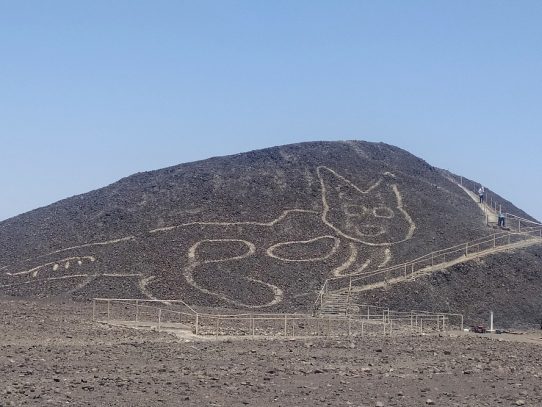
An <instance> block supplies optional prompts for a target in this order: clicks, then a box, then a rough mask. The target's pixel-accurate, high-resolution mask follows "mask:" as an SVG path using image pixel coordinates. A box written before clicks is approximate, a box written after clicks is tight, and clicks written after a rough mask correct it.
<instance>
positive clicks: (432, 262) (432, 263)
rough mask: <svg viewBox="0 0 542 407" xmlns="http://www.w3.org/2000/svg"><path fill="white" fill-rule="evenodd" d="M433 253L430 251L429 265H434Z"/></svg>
mask: <svg viewBox="0 0 542 407" xmlns="http://www.w3.org/2000/svg"><path fill="white" fill-rule="evenodd" d="M433 257H434V254H433V252H431V266H434V260H433Z"/></svg>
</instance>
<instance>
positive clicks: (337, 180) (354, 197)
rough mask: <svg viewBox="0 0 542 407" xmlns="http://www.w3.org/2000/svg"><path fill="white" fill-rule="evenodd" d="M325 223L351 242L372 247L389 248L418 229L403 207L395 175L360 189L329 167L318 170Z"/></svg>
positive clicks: (384, 177)
mask: <svg viewBox="0 0 542 407" xmlns="http://www.w3.org/2000/svg"><path fill="white" fill-rule="evenodd" d="M317 172H318V178H319V179H320V183H321V187H322V201H323V205H324V212H323V215H322V219H323V221H324V223H326V224H327V225H328V226H330V227H332V228H333V229H334V230H335V231H336V232H337V233H339V234H340V235H342V236H343V237H346V238H348V239H350V240H353V241H356V242H360V243H364V244H367V245H371V246H389V245H392V244H395V243H399V242H402V241H405V240H408V239H410V238H411V237H412V235H413V233H414V229H415V228H416V226H415V225H414V222H413V221H412V219H411V217H410V215H409V214H408V213H407V212H406V211H405V209H404V208H403V203H402V197H401V194H400V192H399V189H398V188H397V185H396V184H395V183H394V179H393V175H392V174H389V173H386V174H384V175H385V176H383V177H382V178H380V179H379V180H377V181H376V182H374V183H372V185H371V186H370V187H369V188H368V189H366V190H361V189H360V188H358V187H357V186H356V185H354V184H353V183H352V182H350V181H349V180H348V179H346V178H344V177H343V176H341V175H339V174H338V173H336V172H335V171H333V170H332V169H330V168H327V167H318V169H317Z"/></svg>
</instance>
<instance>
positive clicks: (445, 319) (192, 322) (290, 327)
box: [92, 298, 463, 338]
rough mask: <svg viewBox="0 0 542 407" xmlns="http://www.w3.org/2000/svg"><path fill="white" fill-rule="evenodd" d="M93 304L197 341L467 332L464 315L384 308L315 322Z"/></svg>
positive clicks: (109, 301)
mask: <svg viewBox="0 0 542 407" xmlns="http://www.w3.org/2000/svg"><path fill="white" fill-rule="evenodd" d="M177 301H178V300H177ZM161 302H163V303H164V302H165V301H161ZM175 302H176V301H175V300H171V301H167V303H175ZM92 303H93V307H92V319H93V321H97V322H105V323H111V324H119V325H123V326H128V327H134V328H138V327H145V328H151V329H156V330H158V331H168V332H171V331H175V330H185V331H188V332H190V333H192V334H193V335H198V336H215V337H219V336H246V337H283V338H286V337H314V336H316V337H326V336H359V337H364V336H373V335H395V334H409V333H410V334H419V333H429V332H442V331H446V330H450V329H463V317H462V316H461V319H460V322H459V320H458V319H457V315H459V314H445V313H438V314H435V313H429V312H425V311H411V312H410V313H402V312H397V311H390V310H389V309H384V308H382V309H381V312H380V311H379V312H378V314H377V313H373V314H368V315H361V314H357V315H350V316H349V317H348V318H339V317H333V316H327V317H315V316H312V315H308V314H252V313H251V314H234V315H221V314H208V313H199V312H195V313H192V312H183V311H178V310H173V309H170V308H169V307H167V308H166V307H156V306H153V305H147V304H145V303H142V300H137V303H136V300H132V299H114V298H95V299H93V302H92ZM371 307H372V306H371ZM372 308H373V309H374V308H376V307H372ZM454 318H455V320H454Z"/></svg>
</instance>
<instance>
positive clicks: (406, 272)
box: [405, 263, 407, 278]
mask: <svg viewBox="0 0 542 407" xmlns="http://www.w3.org/2000/svg"><path fill="white" fill-rule="evenodd" d="M406 276H407V271H406V263H405V278H406Z"/></svg>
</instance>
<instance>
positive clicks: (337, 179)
mask: <svg viewBox="0 0 542 407" xmlns="http://www.w3.org/2000/svg"><path fill="white" fill-rule="evenodd" d="M317 172H318V178H319V179H320V183H321V186H322V194H323V199H324V202H325V203H326V204H327V206H329V207H334V206H337V205H338V204H339V203H341V202H344V203H347V202H349V201H351V202H359V201H360V200H361V201H365V200H366V199H367V196H368V195H370V194H371V195H372V193H373V191H374V190H375V189H378V188H379V187H380V186H381V184H382V181H383V180H382V178H380V179H378V180H376V181H375V182H372V183H370V184H369V187H368V188H367V189H365V190H362V189H360V188H358V187H357V186H356V185H354V184H353V183H352V182H351V181H350V180H348V179H346V178H345V177H343V176H342V175H339V174H338V173H336V172H335V171H333V170H332V169H330V168H327V167H318V168H317Z"/></svg>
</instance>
